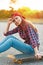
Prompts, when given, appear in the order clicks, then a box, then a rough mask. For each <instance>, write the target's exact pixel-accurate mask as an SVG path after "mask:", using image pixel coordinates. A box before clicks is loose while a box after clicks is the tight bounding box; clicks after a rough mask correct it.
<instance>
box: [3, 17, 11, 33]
mask: <svg viewBox="0 0 43 65" xmlns="http://www.w3.org/2000/svg"><path fill="white" fill-rule="evenodd" d="M11 23H12V19H11V18H9V20H8V23H7V27H6V29H5V32H4V34H6V33H7V32H8V31H9V28H10V25H11Z"/></svg>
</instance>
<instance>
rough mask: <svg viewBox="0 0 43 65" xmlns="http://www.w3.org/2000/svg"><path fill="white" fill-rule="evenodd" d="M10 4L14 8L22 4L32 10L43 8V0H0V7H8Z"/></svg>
mask: <svg viewBox="0 0 43 65" xmlns="http://www.w3.org/2000/svg"><path fill="white" fill-rule="evenodd" d="M9 6H12V7H13V8H14V9H18V8H20V7H22V6H27V7H29V8H31V9H32V10H43V0H17V2H16V3H15V4H14V3H10V0H0V9H6V10H8V9H9Z"/></svg>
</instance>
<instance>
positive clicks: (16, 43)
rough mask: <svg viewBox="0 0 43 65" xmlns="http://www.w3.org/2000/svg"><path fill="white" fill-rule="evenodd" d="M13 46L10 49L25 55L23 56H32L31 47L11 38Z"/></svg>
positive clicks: (32, 50)
mask: <svg viewBox="0 0 43 65" xmlns="http://www.w3.org/2000/svg"><path fill="white" fill-rule="evenodd" d="M12 41H13V44H12V47H13V48H15V49H17V50H19V51H21V52H23V53H25V54H34V49H33V48H32V46H30V45H28V44H26V43H24V42H22V41H20V40H18V39H17V38H15V37H14V38H12Z"/></svg>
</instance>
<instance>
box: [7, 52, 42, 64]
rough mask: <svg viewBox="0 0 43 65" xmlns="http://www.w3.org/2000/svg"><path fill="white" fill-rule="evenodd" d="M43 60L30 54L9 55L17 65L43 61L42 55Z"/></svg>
mask: <svg viewBox="0 0 43 65" xmlns="http://www.w3.org/2000/svg"><path fill="white" fill-rule="evenodd" d="M41 56H42V58H41V59H36V58H35V56H34V55H29V54H17V55H14V56H13V55H8V57H9V58H11V59H13V62H15V63H17V64H22V63H23V62H33V61H43V54H42V53H41Z"/></svg>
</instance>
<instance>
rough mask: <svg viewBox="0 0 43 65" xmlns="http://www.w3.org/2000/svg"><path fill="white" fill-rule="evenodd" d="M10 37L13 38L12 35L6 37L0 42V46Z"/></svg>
mask: <svg viewBox="0 0 43 65" xmlns="http://www.w3.org/2000/svg"><path fill="white" fill-rule="evenodd" d="M12 37H13V36H12V35H9V36H6V37H5V38H4V39H3V40H2V41H0V45H2V44H3V43H4V42H5V41H7V40H8V39H9V38H12Z"/></svg>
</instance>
